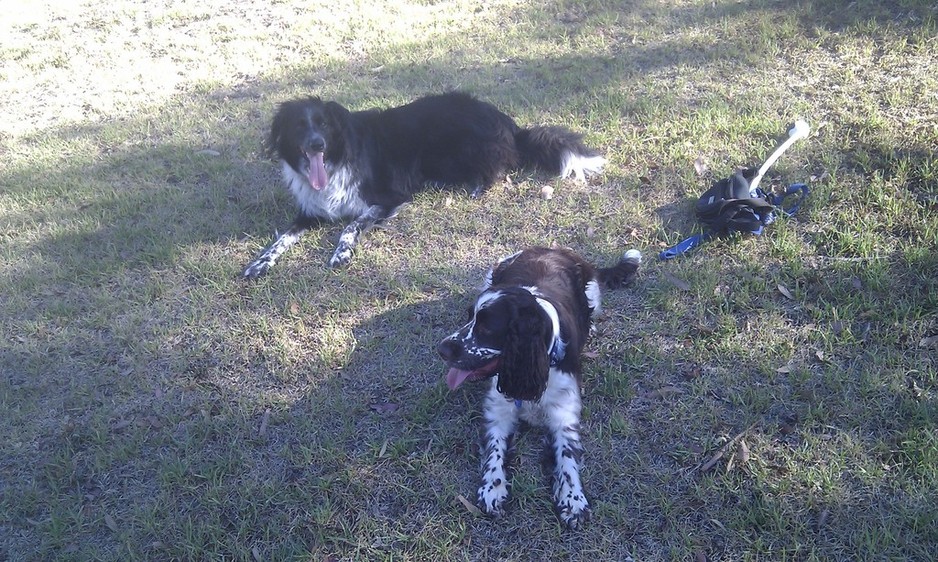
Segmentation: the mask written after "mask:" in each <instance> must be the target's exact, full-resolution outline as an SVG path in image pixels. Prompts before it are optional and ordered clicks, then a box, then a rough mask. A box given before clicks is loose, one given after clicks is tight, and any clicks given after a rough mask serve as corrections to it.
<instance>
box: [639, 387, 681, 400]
mask: <svg viewBox="0 0 938 562" xmlns="http://www.w3.org/2000/svg"><path fill="white" fill-rule="evenodd" d="M676 394H682V391H681V389H680V388H678V387H676V386H662V387H661V388H656V389H655V390H649V391H648V392H646V393H645V394H642V398H648V399H650V400H656V399H658V398H663V399H667V398H670V397H671V396H674V395H676Z"/></svg>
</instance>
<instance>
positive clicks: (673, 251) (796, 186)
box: [658, 183, 810, 260]
mask: <svg viewBox="0 0 938 562" xmlns="http://www.w3.org/2000/svg"><path fill="white" fill-rule="evenodd" d="M799 192H800V196H799V197H798V200H797V201H796V202H795V204H794V205H792V206H791V207H789V208H788V209H785V208H783V207H782V203H783V202H784V201H785V199H786V198H788V196H790V195H794V194H796V193H799ZM809 193H810V190H809V189H808V186H807V185H806V184H803V183H793V184H791V185H789V186H788V189H786V190H785V193H782V194H779V195H773V194H769V193H765V192H764V191H762V190H761V189H757V190H756V194H757V195H758V196H759V197H764V198H765V200H766V201H768V202H769V203H771V204H772V205H774V206H775V207H777V209H778V210H779V211H781V212H782V213H784V214H785V216H786V217H791V216H794V214H795V213H797V212H798V209H800V208H801V204H802V203H803V202H804V200H805V199H806V198H807V197H808V194H809ZM774 220H775V216H774V215H770V216H769V217H767V218H766V220H765V224H771V223H772V222H773V221H774ZM762 230H763V227H762V225H759V227H758V229H757V230H754V231H752V234H755V235H756V236H758V235H760V234H762ZM712 237H713V234H712V233H710V232H705V233H703V234H695V235H693V236H691V237H690V238H687V239H685V240H682V241H680V242H678V243H677V244H675V245H674V246H671V247H670V248H668V249H667V250H664V251H663V252H661V253H660V254H658V259H662V260H670V259H674V258H676V257H678V256H680V255H681V254H684V253H687V252H689V251H690V250H692V249H694V248H696V247H697V246H699V245H701V244H703V243H704V242H706V241H707V240H710V239H711V238H712Z"/></svg>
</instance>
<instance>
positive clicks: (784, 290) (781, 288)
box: [778, 283, 795, 300]
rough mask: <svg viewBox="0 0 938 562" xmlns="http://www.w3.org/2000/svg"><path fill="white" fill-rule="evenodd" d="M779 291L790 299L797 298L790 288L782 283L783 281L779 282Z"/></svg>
mask: <svg viewBox="0 0 938 562" xmlns="http://www.w3.org/2000/svg"><path fill="white" fill-rule="evenodd" d="M778 292H779V293H781V294H783V295H785V298H787V299H788V300H795V297H793V296H792V295H791V291H789V290H788V287H786V286H785V285H782V284H781V283H779V284H778Z"/></svg>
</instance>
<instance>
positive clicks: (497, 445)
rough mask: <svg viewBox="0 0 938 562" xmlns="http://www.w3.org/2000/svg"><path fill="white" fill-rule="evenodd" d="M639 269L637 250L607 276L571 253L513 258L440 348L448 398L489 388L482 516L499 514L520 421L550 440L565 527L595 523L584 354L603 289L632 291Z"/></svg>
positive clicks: (491, 277) (489, 278)
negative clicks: (583, 401)
mask: <svg viewBox="0 0 938 562" xmlns="http://www.w3.org/2000/svg"><path fill="white" fill-rule="evenodd" d="M640 262H641V254H640V253H639V252H638V251H637V250H629V251H628V252H626V253H625V255H624V256H623V257H622V258H621V259H620V260H619V262H618V263H617V264H615V265H614V266H612V267H605V268H596V267H594V266H593V265H591V264H590V263H589V262H587V261H586V260H584V259H583V258H582V257H580V256H578V255H577V254H575V253H574V252H572V251H570V250H566V249H548V248H530V249H527V250H524V251H522V252H519V253H517V254H514V255H512V256H508V257H507V258H505V259H503V260H501V261H500V262H499V263H498V264H497V265H496V266H495V268H494V269H493V270H491V271H490V272H489V273H488V274H487V275H486V278H485V282H484V285H483V289H482V292H481V294H480V295H479V296H478V298H476V301H475V305H474V306H473V307H472V310H471V318H470V320H469V322H468V323H467V324H466V325H465V326H463V327H462V328H460V329H459V330H457V331H456V332H455V333H453V334H452V335H450V336H449V337H447V338H445V339H444V340H443V341H441V342H440V344H439V345H438V346H437V351H438V353H439V354H440V356H441V357H442V358H443V360H444V361H446V363H447V365H448V366H449V367H450V369H449V372H448V373H447V375H446V382H447V385H448V386H449V388H450V389H451V390H455V389H456V388H458V387H459V385H461V384H463V383H464V382H466V381H471V380H483V379H490V380H491V383H490V387H489V390H488V393H487V395H486V397H485V405H484V407H483V409H484V414H485V437H484V440H483V443H482V448H481V449H482V483H481V485H480V486H479V490H478V504H479V507H480V508H482V510H483V511H485V512H486V513H488V514H490V515H494V516H498V515H500V514H502V513H503V510H504V507H505V502H506V501H507V500H508V496H509V491H510V487H511V483H510V482H509V479H508V467H507V466H508V457H509V454H510V451H511V443H512V439H513V436H514V434H515V430H516V429H517V427H518V424H519V421H525V422H528V423H530V424H532V425H539V426H544V427H545V428H546V429H547V431H548V433H549V438H550V442H551V445H550V446H551V448H552V455H551V461H552V463H553V499H554V505H555V506H556V508H557V513H558V515H559V517H560V519H561V521H563V523H564V524H565V525H567V526H568V527H570V528H572V529H575V528H578V527H580V526H581V525H583V523H585V522H586V521H587V520H588V519H589V516H590V505H589V501H588V500H587V499H586V496H585V495H584V493H583V486H582V483H581V482H580V473H579V465H580V460H581V457H582V453H583V450H582V447H581V446H580V437H579V427H580V383H581V376H582V356H583V347H584V345H585V344H586V340H587V337H588V336H589V333H590V328H591V327H592V319H593V317H594V316H595V315H596V313H598V312H599V310H600V293H601V288H602V287H606V288H616V287H619V286H622V285H626V284H629V283H631V282H632V281H633V280H634V279H635V276H636V273H637V271H638V266H639V263H640Z"/></svg>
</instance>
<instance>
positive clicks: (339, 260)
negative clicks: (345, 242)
mask: <svg viewBox="0 0 938 562" xmlns="http://www.w3.org/2000/svg"><path fill="white" fill-rule="evenodd" d="M351 261H352V250H350V249H349V248H336V250H335V253H334V254H332V257H331V258H329V267H345V266H346V265H348V264H349V263H350V262H351Z"/></svg>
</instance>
